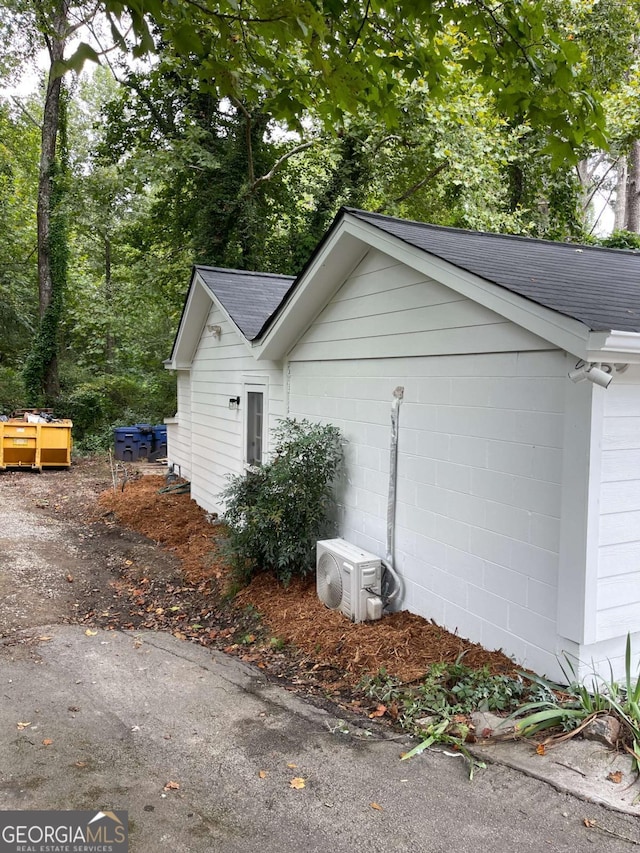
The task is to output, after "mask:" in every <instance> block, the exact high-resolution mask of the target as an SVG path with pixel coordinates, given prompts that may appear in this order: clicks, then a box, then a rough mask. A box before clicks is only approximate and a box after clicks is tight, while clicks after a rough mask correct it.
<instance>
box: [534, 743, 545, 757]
mask: <svg viewBox="0 0 640 853" xmlns="http://www.w3.org/2000/svg"><path fill="white" fill-rule="evenodd" d="M536 752H537V753H538V755H544V753H545V749H544V744H543V743H539V744H538V745H537V746H536Z"/></svg>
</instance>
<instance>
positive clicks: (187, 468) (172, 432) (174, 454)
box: [165, 370, 191, 480]
mask: <svg viewBox="0 0 640 853" xmlns="http://www.w3.org/2000/svg"><path fill="white" fill-rule="evenodd" d="M177 392H178V411H177V412H176V416H175V418H166V420H165V423H166V425H167V456H168V459H169V464H170V465H171V466H172V468H173V469H174V470H175V471H176V472H177V473H179V474H180V476H181V477H184V478H185V479H187V480H190V479H191V375H190V373H189V371H188V370H178V371H177Z"/></svg>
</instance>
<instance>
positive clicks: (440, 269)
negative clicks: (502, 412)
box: [254, 210, 591, 360]
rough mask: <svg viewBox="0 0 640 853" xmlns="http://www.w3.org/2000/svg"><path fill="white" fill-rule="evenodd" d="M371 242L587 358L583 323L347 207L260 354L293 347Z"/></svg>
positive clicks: (274, 355) (257, 348)
mask: <svg viewBox="0 0 640 853" xmlns="http://www.w3.org/2000/svg"><path fill="white" fill-rule="evenodd" d="M372 247H375V248H376V249H379V250H380V251H383V252H386V253H387V254H388V255H390V256H391V257H393V258H395V259H396V260H398V261H400V262H401V263H404V264H407V265H408V266H410V267H413V268H414V269H417V270H419V271H420V272H422V273H424V275H425V276H428V277H429V278H433V279H435V280H437V281H439V282H440V283H441V284H444V285H445V286H446V287H450V288H451V289H452V290H454V291H456V292H457V293H460V294H461V295H463V296H466V297H467V298H469V299H472V300H474V301H476V302H478V303H479V304H481V305H483V306H484V307H486V308H489V309H490V310H492V311H495V312H496V313H497V314H499V315H500V316H503V317H505V318H506V319H507V320H511V321H512V322H513V323H515V324H516V325H519V326H522V327H523V328H525V329H528V330H529V331H530V332H532V333H533V334H535V335H537V336H538V337H540V338H542V339H544V340H547V341H549V342H550V343H551V344H552V345H553V346H555V347H558V348H559V349H563V350H566V351H567V352H569V353H572V354H574V355H575V356H576V357H577V358H585V359H586V357H587V349H588V344H589V340H590V334H591V332H590V329H589V328H588V326H586V325H585V324H584V323H582V322H580V321H579V320H575V319H573V318H572V317H567V316H564V315H562V314H559V313H558V312H557V311H554V310H552V309H550V308H546V307H544V306H543V305H540V304H538V303H537V302H533V301H532V300H530V299H526V298H525V297H523V296H520V295H518V294H517V293H513V292H512V291H510V290H508V289H507V288H506V287H502V286H500V285H498V284H495V283H494V282H491V281H488V280H487V279H484V278H482V277H480V276H478V275H475V274H473V273H470V272H468V271H466V270H463V269H460V268H459V267H457V266H455V264H452V263H450V262H449V261H445V260H442V259H441V258H438V257H436V256H435V255H432V254H430V253H429V252H427V251H426V250H424V249H420V248H417V247H416V246H412V245H411V244H409V243H406V242H405V241H403V240H401V239H400V238H399V237H396V236H394V235H392V234H389V233H388V232H386V231H384V230H382V229H380V228H377V227H376V226H375V225H373V224H371V223H369V222H364V221H363V220H361V219H358V218H357V217H356V216H353V215H352V214H350V213H349V211H348V210H346V211H345V210H343V211H342V213H341V216H340V217H339V218H337V219H336V221H335V222H334V225H333V228H332V230H331V233H330V234H329V235H328V238H327V239H326V240H325V241H324V242H323V244H322V246H321V247H320V251H318V252H317V253H316V255H315V257H313V258H312V261H311V263H310V264H309V265H308V266H307V268H306V269H305V270H304V271H303V273H302V274H301V275H300V277H299V279H298V281H297V282H296V284H295V287H294V288H293V289H292V291H291V293H290V294H289V295H288V298H287V300H286V303H285V304H284V305H283V306H282V310H281V311H280V312H279V314H278V315H277V317H275V318H274V322H273V324H272V325H271V327H270V328H269V329H268V331H267V333H266V334H265V336H264V337H263V338H262V339H261V340H260V341H257V342H255V343H254V355H255V357H256V358H257V359H258V360H260V359H264V358H270V359H274V360H277V359H279V358H282V357H284V356H285V355H286V353H288V352H290V350H291V349H292V347H293V346H294V345H295V343H296V341H297V340H298V339H299V338H300V337H301V335H303V334H304V332H305V331H306V329H307V328H308V327H309V326H310V325H311V323H312V322H313V321H314V319H315V317H316V316H317V315H318V314H319V313H320V311H321V310H322V309H323V308H324V306H325V305H326V303H327V301H328V300H329V299H330V298H331V297H332V296H333V293H334V292H335V291H336V290H337V289H338V288H339V287H340V286H341V285H342V283H343V282H344V280H345V278H346V277H347V276H348V275H349V273H350V272H351V271H352V270H353V269H354V268H355V267H356V266H357V264H358V263H359V262H360V261H361V260H362V258H363V257H364V255H365V254H366V252H367V251H368V250H369V249H370V248H372Z"/></svg>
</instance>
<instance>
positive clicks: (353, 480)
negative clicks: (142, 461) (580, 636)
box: [290, 351, 566, 674]
mask: <svg viewBox="0 0 640 853" xmlns="http://www.w3.org/2000/svg"><path fill="white" fill-rule="evenodd" d="M322 364H323V366H324V371H323V370H320V369H319V368H318V363H314V362H304V361H300V362H298V361H296V360H295V352H294V357H292V360H291V362H290V386H291V396H290V405H291V407H292V409H291V414H293V415H295V416H301V417H306V416H312V417H313V412H312V410H313V406H312V405H309V404H308V403H307V402H306V401H308V398H309V397H312V396H313V394H314V383H316V382H318V380H321V381H322V382H324V380H325V379H326V378H327V377H329V376H340V377H341V378H342V379H343V380H344V386H343V387H344V393H345V395H346V398H345V399H343V400H341V399H340V397H339V394H336V396H335V400H336V411H337V413H338V414H339V417H340V421H341V423H342V424H343V425H344V431H345V434H346V436H347V437H348V440H349V443H350V445H351V447H350V450H351V451H353V452H350V453H349V454H348V465H349V471H348V479H349V484H348V487H347V489H346V491H345V493H344V509H343V513H342V524H343V527H342V529H341V531H340V535H342V536H344V538H346V539H348V540H352V541H354V542H355V543H356V544H359V545H360V546H361V547H367V548H368V550H372V551H373V552H374V553H378V554H381V555H383V554H384V552H385V538H386V509H387V501H386V491H387V487H388V480H387V477H388V470H389V467H388V466H389V461H388V451H389V442H390V432H391V427H390V409H391V400H392V396H391V393H392V391H393V388H394V387H395V386H396V385H403V386H404V389H405V392H404V394H405V396H404V401H403V402H402V403H401V405H400V410H399V459H398V471H399V480H398V489H397V506H396V524H397V529H396V568H398V569H399V570H401V571H402V575H403V578H404V581H405V592H404V597H403V600H402V602H401V603H400V606H401V607H407V608H409V609H411V610H412V611H413V612H416V613H419V614H421V615H423V616H425V617H426V618H433V619H435V620H436V621H437V622H440V623H441V624H444V626H445V627H447V628H449V629H450V630H456V629H457V630H458V631H459V633H460V634H461V635H463V636H465V637H469V638H470V639H472V640H475V641H477V642H484V643H485V644H487V643H488V644H489V645H490V647H492V648H495V647H496V646H498V645H499V646H502V647H503V649H504V650H505V651H506V652H507V654H513V655H517V656H518V657H519V658H521V659H525V658H526V659H527V660H528V661H529V665H531V662H532V661H537V662H540V663H542V662H543V663H544V665H545V667H547V665H548V664H549V661H551V660H553V659H554V657H555V655H556V653H557V651H558V649H559V648H561V647H562V644H563V641H562V638H560V637H559V636H558V633H557V629H556V622H555V619H556V609H557V604H556V597H557V575H558V547H559V518H558V516H559V506H560V476H561V470H560V469H561V461H562V441H563V414H562V407H563V396H562V389H563V388H564V384H563V383H564V382H565V380H566V369H565V368H566V365H565V359H564V356H563V355H562V354H561V353H558V352H545V351H542V352H536V353H530V354H529V355H528V357H527V358H521V357H520V356H519V355H518V354H516V353H498V354H495V353H485V354H476V355H473V356H437V357H424V358H396V359H365V360H362V359H360V360H358V359H354V360H344V359H343V360H335V361H327V362H322ZM320 388H321V389H324V388H326V385H324V384H321V385H320ZM376 395H377V396H376ZM294 403H295V405H296V406H297V407H299V408H295V409H294V408H293V404H294ZM305 405H306V408H305ZM554 674H557V670H556V671H555V673H554Z"/></svg>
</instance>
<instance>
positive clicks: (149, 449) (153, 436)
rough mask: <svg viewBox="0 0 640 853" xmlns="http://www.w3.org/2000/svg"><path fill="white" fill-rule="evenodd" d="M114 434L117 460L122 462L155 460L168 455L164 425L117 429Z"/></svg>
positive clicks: (137, 425)
mask: <svg viewBox="0 0 640 853" xmlns="http://www.w3.org/2000/svg"><path fill="white" fill-rule="evenodd" d="M113 433H114V444H115V458H116V459H119V460H120V461H122V462H137V461H138V460H139V459H151V460H155V459H161V458H162V457H164V456H166V455H167V428H166V426H164V425H162V424H161V425H159V426H152V425H151V424H135V425H134V426H127V427H116V428H115V429H114V431H113Z"/></svg>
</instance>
